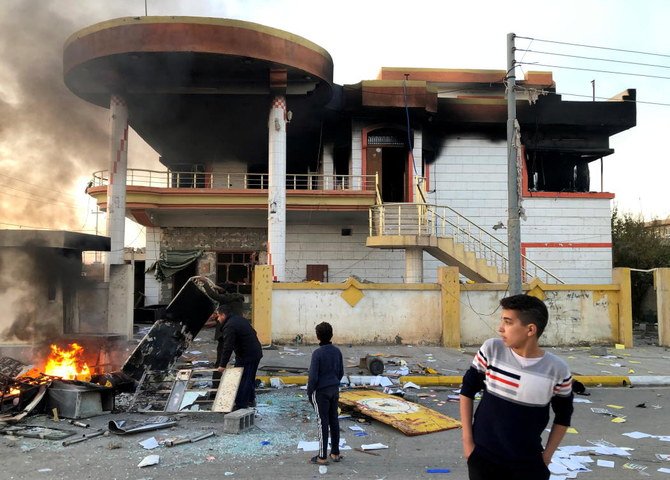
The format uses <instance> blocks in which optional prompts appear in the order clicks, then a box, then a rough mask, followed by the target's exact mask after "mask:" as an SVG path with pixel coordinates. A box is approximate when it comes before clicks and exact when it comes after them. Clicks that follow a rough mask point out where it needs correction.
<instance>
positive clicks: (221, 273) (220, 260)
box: [216, 252, 257, 294]
mask: <svg viewBox="0 0 670 480" xmlns="http://www.w3.org/2000/svg"><path fill="white" fill-rule="evenodd" d="M256 259H257V254H256V252H219V253H217V255H216V283H217V285H219V286H221V287H223V288H225V289H226V291H227V292H230V293H242V294H250V293H251V282H252V273H253V268H254V265H256V263H257V260H256Z"/></svg>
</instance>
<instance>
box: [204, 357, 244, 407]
mask: <svg viewBox="0 0 670 480" xmlns="http://www.w3.org/2000/svg"><path fill="white" fill-rule="evenodd" d="M242 372H244V367H228V368H226V369H225V370H224V372H223V376H222V377H221V381H220V382H219V388H218V390H217V391H216V398H214V404H213V405H212V412H223V413H230V412H232V411H233V407H234V406H235V397H236V396H237V389H238V388H239V387H240V380H242Z"/></svg>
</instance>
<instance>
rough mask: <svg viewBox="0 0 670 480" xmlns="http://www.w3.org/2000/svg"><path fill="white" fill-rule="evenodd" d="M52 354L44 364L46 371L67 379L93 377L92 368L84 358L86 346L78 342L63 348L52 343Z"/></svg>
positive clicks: (88, 378) (87, 379)
mask: <svg viewBox="0 0 670 480" xmlns="http://www.w3.org/2000/svg"><path fill="white" fill-rule="evenodd" d="M50 348H51V354H49V357H48V358H47V363H46V365H45V366H44V373H45V374H47V375H51V376H53V377H60V378H64V379H66V380H83V381H89V380H90V379H91V370H90V369H89V368H88V365H86V362H84V360H83V359H82V356H83V353H84V348H83V347H82V346H80V345H78V344H76V343H72V344H70V345H68V349H65V348H63V349H61V348H59V347H58V345H51V346H50Z"/></svg>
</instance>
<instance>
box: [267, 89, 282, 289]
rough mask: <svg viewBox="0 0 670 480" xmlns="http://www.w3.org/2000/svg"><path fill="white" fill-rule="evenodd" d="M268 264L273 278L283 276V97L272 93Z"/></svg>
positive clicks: (278, 278)
mask: <svg viewBox="0 0 670 480" xmlns="http://www.w3.org/2000/svg"><path fill="white" fill-rule="evenodd" d="M268 130H269V150H268V152H269V158H268V177H269V178H268V264H269V265H272V277H273V280H274V281H279V282H282V281H284V280H285V276H286V98H285V97H284V96H283V95H277V96H275V98H274V100H273V101H272V107H271V109H270V118H269V123H268Z"/></svg>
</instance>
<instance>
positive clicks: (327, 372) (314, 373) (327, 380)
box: [307, 342, 344, 398]
mask: <svg viewBox="0 0 670 480" xmlns="http://www.w3.org/2000/svg"><path fill="white" fill-rule="evenodd" d="M319 345H320V347H319V348H317V349H316V350H314V352H313V353H312V361H311V362H310V365H309V376H308V380H307V396H308V397H309V398H311V396H312V393H313V392H314V391H316V390H319V389H321V388H325V387H332V386H335V385H339V384H340V380H342V377H343V376H344V365H343V363H344V362H343V361H342V352H340V349H339V348H337V347H336V346H335V345H333V344H332V343H330V342H329V343H320V344H319Z"/></svg>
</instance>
